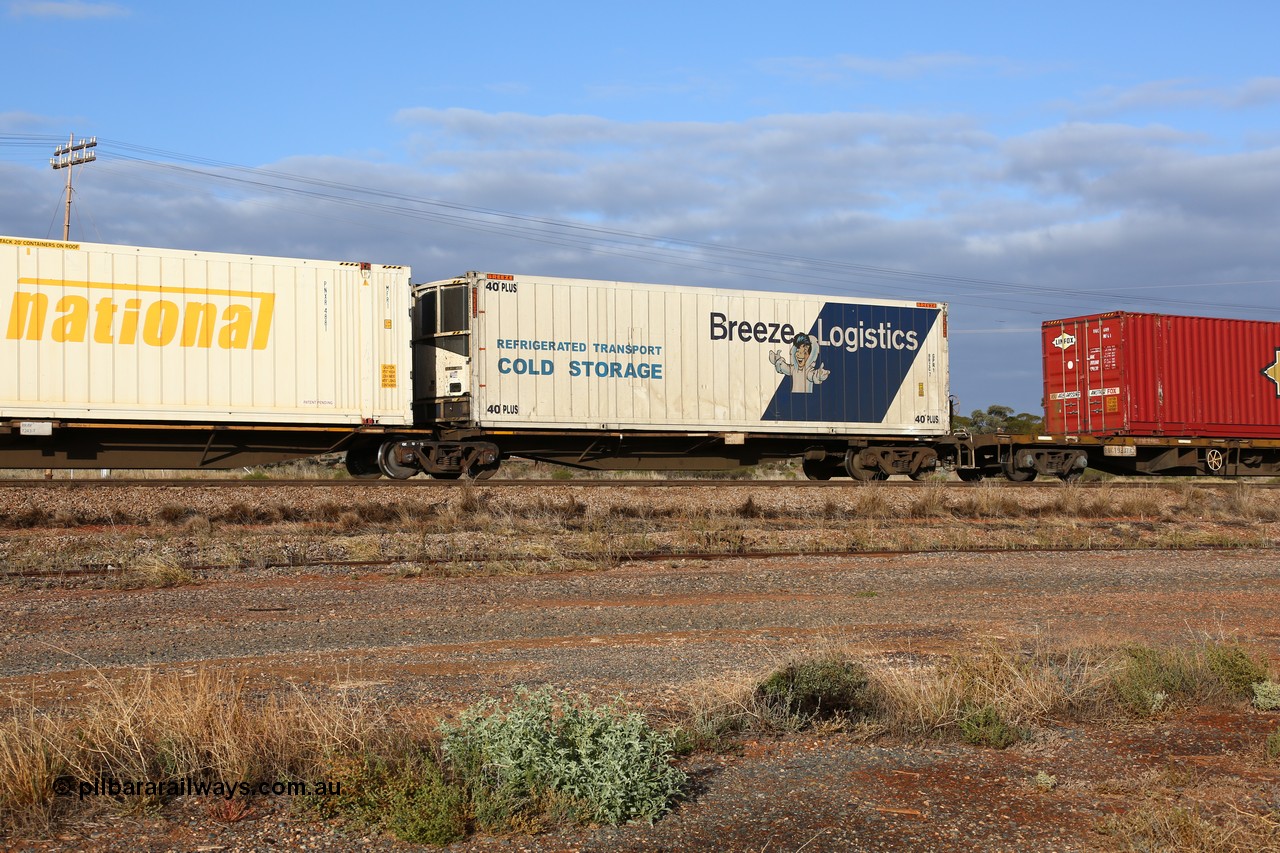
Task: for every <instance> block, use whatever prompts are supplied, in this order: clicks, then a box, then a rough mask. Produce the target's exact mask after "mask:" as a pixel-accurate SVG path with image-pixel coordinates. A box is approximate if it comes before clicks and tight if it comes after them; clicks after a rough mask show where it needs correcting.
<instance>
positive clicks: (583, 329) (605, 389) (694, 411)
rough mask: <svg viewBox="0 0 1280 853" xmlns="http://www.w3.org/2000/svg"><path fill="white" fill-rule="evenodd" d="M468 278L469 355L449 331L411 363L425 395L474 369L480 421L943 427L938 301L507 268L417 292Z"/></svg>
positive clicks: (735, 427) (661, 426) (810, 428)
mask: <svg viewBox="0 0 1280 853" xmlns="http://www.w3.org/2000/svg"><path fill="white" fill-rule="evenodd" d="M464 280H466V281H468V282H469V283H470V284H471V286H472V287H473V288H474V290H473V298H474V305H475V318H474V320H475V326H474V329H472V330H471V336H472V338H473V341H472V344H471V346H472V349H471V353H472V356H473V357H472V359H471V360H470V362H469V363H468V364H465V365H464V364H462V363H461V362H460V360H459V359H458V357H457V354H456V352H446V351H444V348H443V344H444V343H445V342H446V341H447V340H448V336H449V335H452V334H454V332H451V331H447V330H445V329H444V328H443V325H442V324H438V326H439V327H438V328H437V330H436V331H437V333H438V334H437V337H436V341H437V344H438V346H436V347H434V348H433V351H434V352H435V353H436V354H435V355H428V354H427V353H425V352H420V353H419V356H418V358H419V364H420V369H421V371H422V372H423V373H424V374H426V375H428V376H432V377H433V378H432V379H430V380H429V381H431V382H433V383H434V385H435V390H431V389H428V390H427V392H426V396H428V397H434V398H437V399H438V398H441V397H445V396H447V395H446V394H445V393H444V392H443V391H442V390H441V389H444V388H446V387H447V386H449V384H450V383H451V382H452V381H453V380H451V379H450V377H451V376H452V377H455V378H457V380H458V381H462V371H463V370H464V369H465V370H466V371H469V373H470V376H469V379H468V380H467V381H465V382H464V385H465V387H466V388H468V389H469V390H470V392H471V394H472V400H471V406H470V412H471V416H472V419H473V421H474V422H475V423H476V424H478V425H480V426H485V427H491V428H495V429H499V428H500V429H506V428H517V427H522V428H539V429H541V428H546V429H557V428H570V429H596V430H599V429H605V430H623V429H626V430H645V431H664V430H673V429H674V430H681V431H703V430H705V431H743V432H779V433H787V432H790V433H826V434H837V433H838V434H845V433H886V432H893V433H901V434H903V435H921V436H925V435H938V434H942V433H945V432H946V431H947V429H948V426H949V421H948V397H947V393H948V384H947V383H948V375H947V339H946V322H945V313H946V307H945V306H944V305H939V304H936V303H915V302H890V301H885V300H863V301H858V300H852V299H835V298H831V299H826V298H822V297H814V296H806V295H801V294H785V293H766V292H758V291H731V290H722V289H712V288H700V287H674V286H668V285H648V284H632V283H625V282H609V281H590V280H580V279H558V278H541V277H535V276H517V275H505V274H476V275H474V276H473V277H471V278H465V277H464V278H460V279H454V280H450V281H447V282H435V283H432V284H431V285H425V286H422V287H421V288H420V289H419V293H420V294H421V298H426V299H427V300H428V301H430V299H431V298H433V296H432V294H433V293H434V292H435V291H439V292H440V293H441V294H443V293H445V292H446V291H448V290H449V289H450V288H453V287H457V286H458V283H459V282H461V281H464ZM441 299H442V300H443V296H441ZM442 304H443V303H442ZM420 313H423V312H420ZM425 313H430V311H429V310H428V311H426V312H425ZM425 313H424V316H425ZM802 341H803V342H805V343H804V344H803V346H802V345H801V344H800V343H799V342H802ZM423 342H424V343H425V342H426V339H425V338H424V339H423ZM432 365H434V367H433V366H432ZM449 371H452V373H449ZM422 390H423V389H421V388H420V389H419V391H420V394H421V392H422ZM438 405H439V410H440V411H445V410H447V404H446V403H444V402H439V403H438Z"/></svg>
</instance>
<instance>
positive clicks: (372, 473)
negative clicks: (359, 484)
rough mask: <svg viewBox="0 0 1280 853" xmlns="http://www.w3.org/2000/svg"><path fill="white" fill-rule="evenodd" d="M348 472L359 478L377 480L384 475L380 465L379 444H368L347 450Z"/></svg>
mask: <svg viewBox="0 0 1280 853" xmlns="http://www.w3.org/2000/svg"><path fill="white" fill-rule="evenodd" d="M347 473H348V474H350V475H351V476H352V477H354V478H355V479H357V480H376V479H378V478H379V477H381V476H382V469H381V468H379V467H378V445H376V444H367V445H364V446H362V447H353V448H351V449H350V450H348V451H347Z"/></svg>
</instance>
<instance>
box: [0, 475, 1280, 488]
mask: <svg viewBox="0 0 1280 853" xmlns="http://www.w3.org/2000/svg"><path fill="white" fill-rule="evenodd" d="M1180 483H1190V484H1194V485H1196V486H1202V487H1208V488H1223V487H1231V486H1234V485H1237V484H1247V485H1248V486H1249V487H1250V488H1260V489H1275V488H1280V483H1276V482H1269V481H1268V482H1257V481H1256V480H1255V479H1252V478H1251V479H1248V480H1245V479H1235V478H1216V477H1214V478H1210V477H1195V478H1160V479H1157V478H1142V479H1115V480H1105V481H1093V482H1086V483H1070V484H1067V483H1063V482H1061V481H1059V480H1033V481H1031V482H1025V483H1015V482H1010V481H1008V480H1004V479H991V480H982V481H979V482H976V483H965V482H961V481H959V480H922V481H916V480H909V479H902V480H885V481H880V482H868V483H863V482H859V481H857V480H717V479H702V480H699V479H688V480H685V479H680V480H647V479H640V480H622V479H617V480H615V479H580V480H579V479H573V480H553V479H519V480H517V479H512V480H498V479H492V480H433V479H430V478H427V477H422V478H414V479H412V480H355V479H351V480H307V479H304V480H260V479H253V480H230V479H226V480H218V479H192V478H186V479H181V478H179V479H143V478H118V479H117V478H112V479H82V480H71V479H58V480H45V479H12V480H4V479H0V489H33V488H39V489H98V488H111V487H124V486H127V487H130V488H134V487H143V488H155V489H160V488H170V489H172V488H200V489H203V488H214V489H230V488H250V489H273V488H280V489H296V488H318V489H375V490H376V489H505V488H531V487H532V488H551V489H563V488H572V489H579V488H585V489H592V488H597V489H716V488H737V489H744V488H750V489H781V488H787V489H797V488H798V489H863V488H870V489H886V488H892V489H930V488H938V487H944V488H948V489H981V488H990V487H991V486H993V485H996V486H999V487H1000V488H1013V489H1059V488H1071V489H1099V488H1136V489H1144V488H1145V489H1150V488H1161V487H1165V488H1167V487H1169V486H1173V485H1177V484H1180Z"/></svg>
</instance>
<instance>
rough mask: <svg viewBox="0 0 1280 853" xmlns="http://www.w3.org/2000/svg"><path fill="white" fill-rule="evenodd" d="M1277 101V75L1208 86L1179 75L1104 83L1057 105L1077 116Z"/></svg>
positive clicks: (1220, 107)
mask: <svg viewBox="0 0 1280 853" xmlns="http://www.w3.org/2000/svg"><path fill="white" fill-rule="evenodd" d="M1278 102H1280V77H1254V78H1251V79H1249V80H1245V81H1244V82H1242V83H1239V84H1237V85H1235V86H1211V85H1207V84H1205V83H1204V82H1203V81H1200V80H1195V79H1190V78H1181V79H1174V80H1153V81H1149V82H1146V83H1143V84H1141V85H1138V86H1129V87H1118V86H1108V87H1105V88H1103V89H1099V90H1097V91H1095V92H1091V93H1089V94H1088V95H1086V96H1085V97H1084V98H1083V99H1082V100H1081V101H1080V102H1078V103H1066V102H1062V103H1059V104H1058V106H1059V107H1061V108H1063V109H1065V110H1066V111H1068V112H1069V113H1072V114H1075V115H1078V116H1091V117H1103V116H1118V115H1121V114H1124V113H1132V112H1138V111H1150V110H1170V109H1173V110H1178V109H1217V110H1241V109H1252V108H1255V107H1263V106H1268V105H1271V104H1275V103H1278Z"/></svg>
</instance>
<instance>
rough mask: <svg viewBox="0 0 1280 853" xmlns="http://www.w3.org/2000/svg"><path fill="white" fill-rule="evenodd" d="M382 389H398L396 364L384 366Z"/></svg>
mask: <svg viewBox="0 0 1280 853" xmlns="http://www.w3.org/2000/svg"><path fill="white" fill-rule="evenodd" d="M382 387H383V388H394V387H396V366H395V365H394V364H384V365H382Z"/></svg>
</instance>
